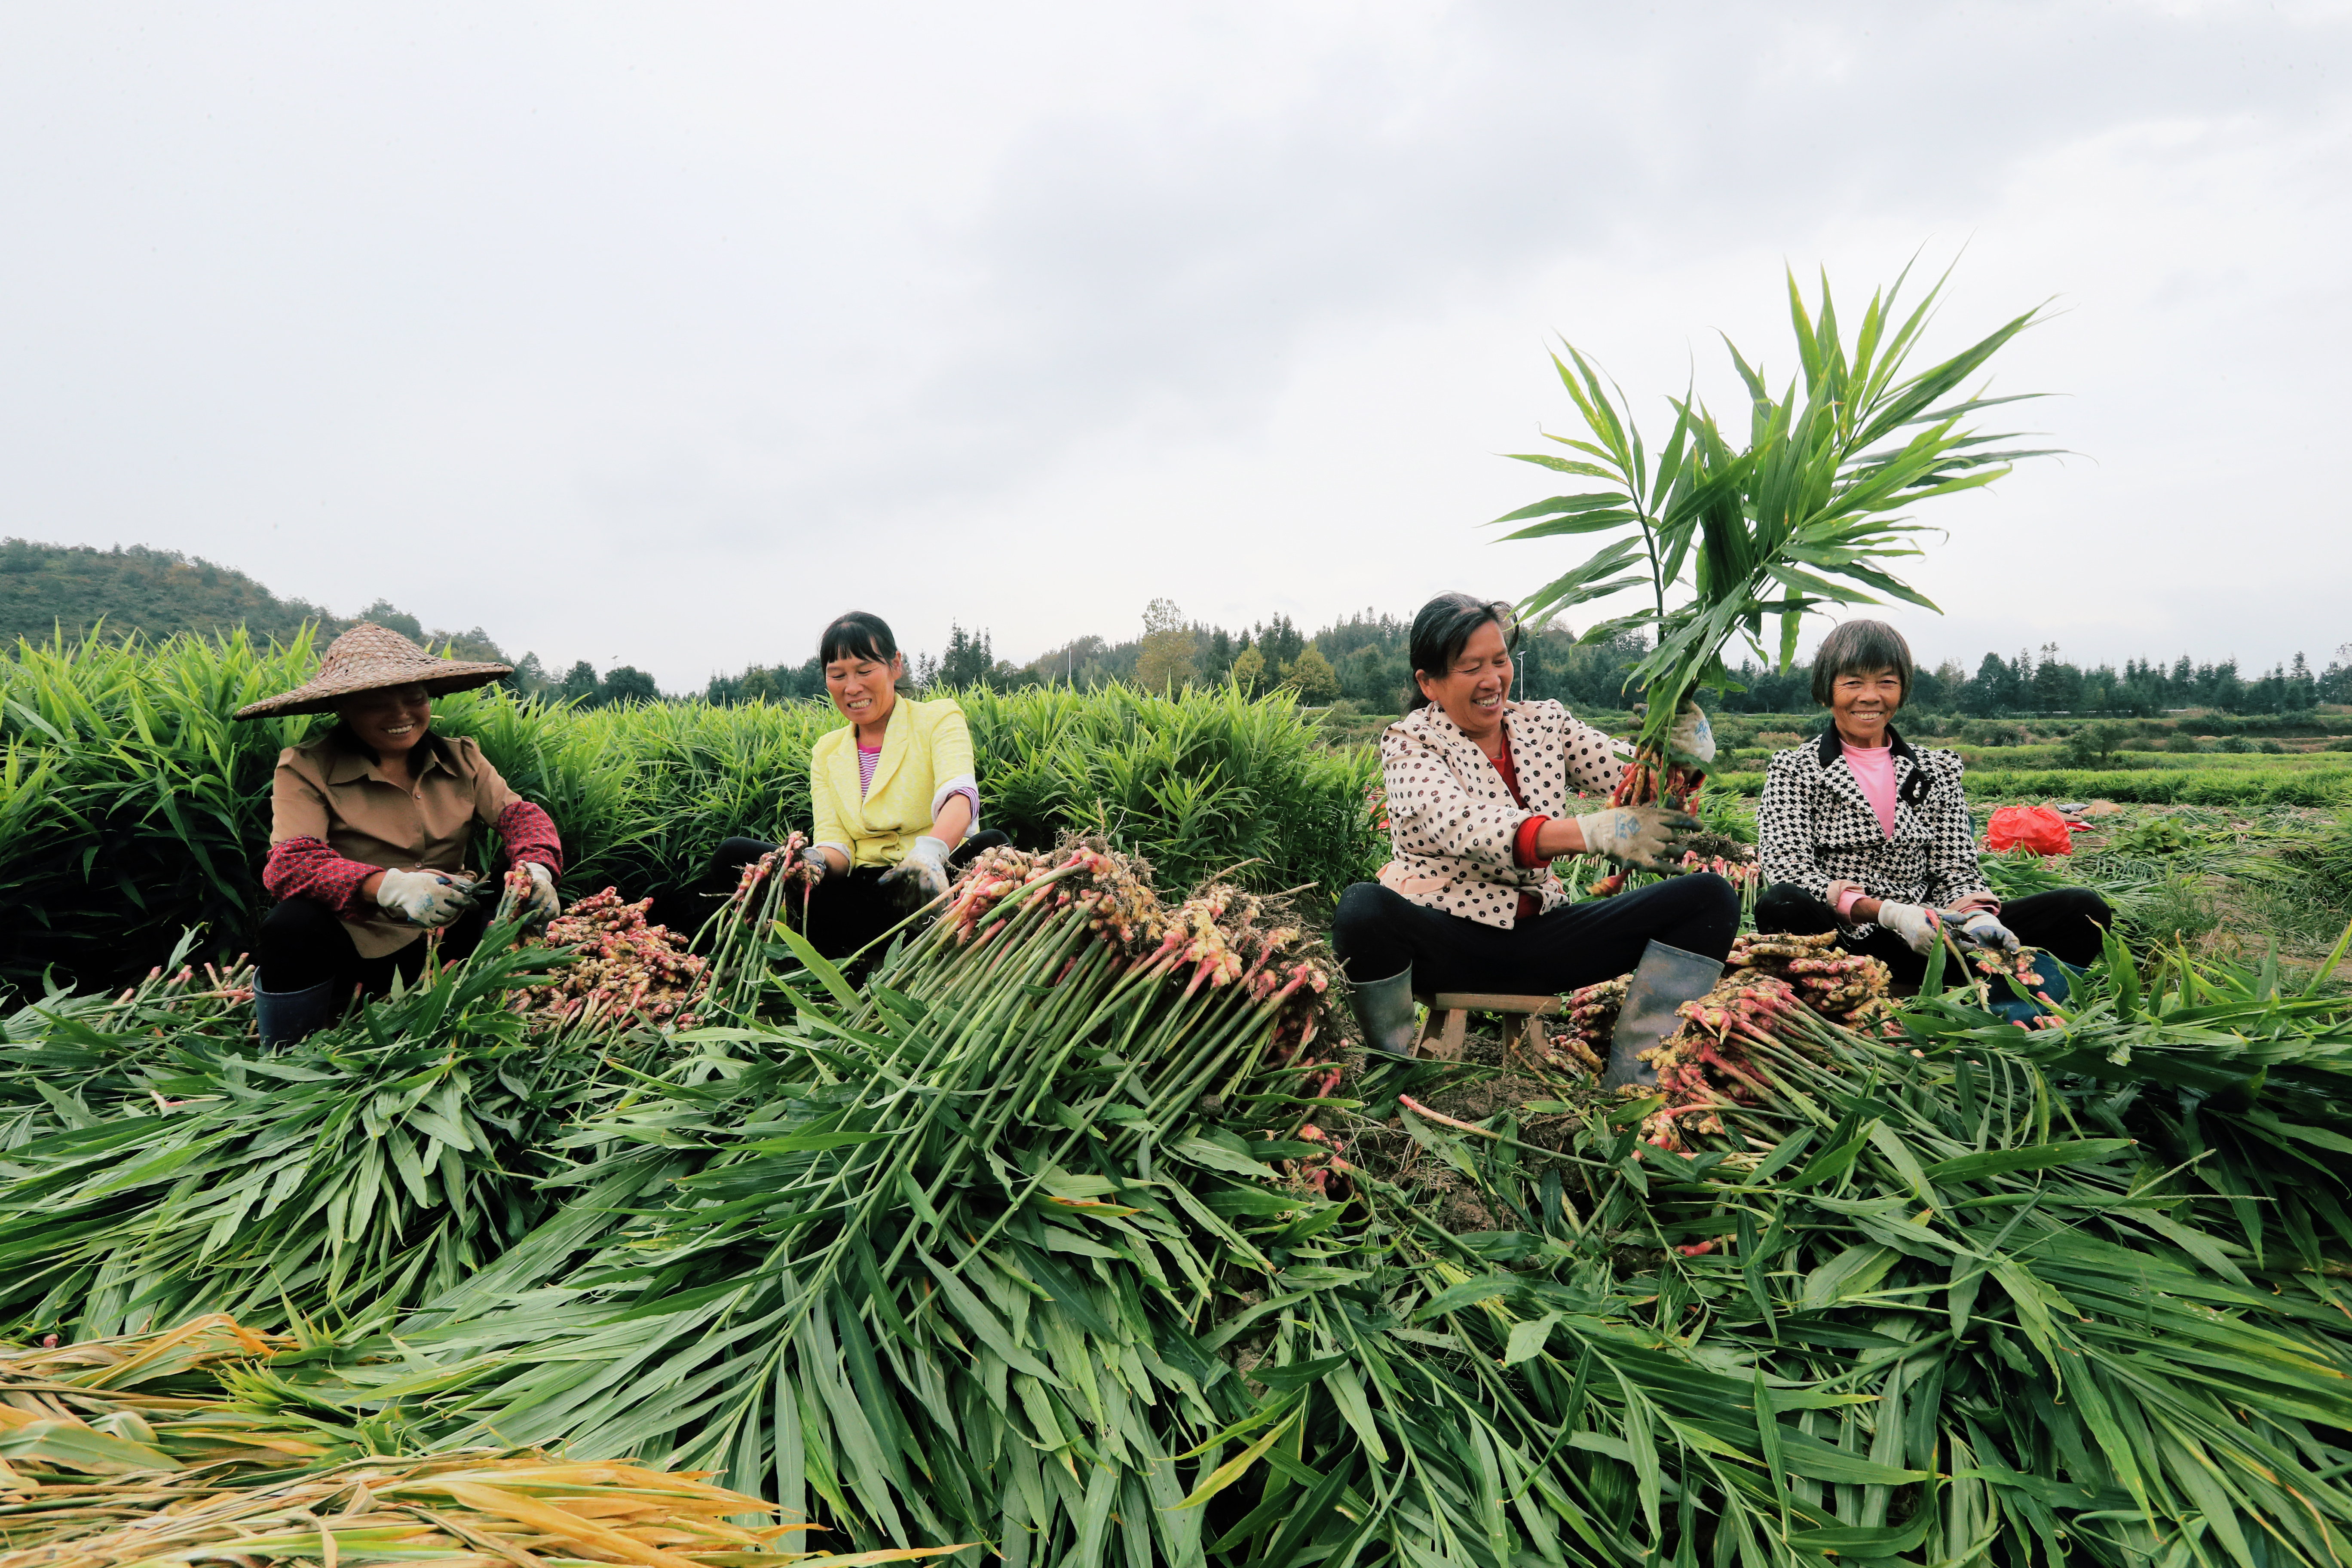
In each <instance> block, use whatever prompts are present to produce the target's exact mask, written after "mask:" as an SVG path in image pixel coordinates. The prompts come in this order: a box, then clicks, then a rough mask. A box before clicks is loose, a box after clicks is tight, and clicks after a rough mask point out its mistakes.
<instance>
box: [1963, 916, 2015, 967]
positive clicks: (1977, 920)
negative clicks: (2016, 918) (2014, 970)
mask: <svg viewBox="0 0 2352 1568" xmlns="http://www.w3.org/2000/svg"><path fill="white" fill-rule="evenodd" d="M1960 940H1961V941H1963V942H1968V943H1969V945H1971V946H1973V947H1979V948H1982V949H1983V950H1985V951H1986V952H1991V951H1992V950H1993V949H1995V948H1999V949H2000V951H2001V952H2005V953H2008V954H2009V955H2010V956H2011V957H2012V958H2014V957H2016V956H2017V945H2018V944H2017V933H2016V932H2015V931H2011V930H2010V929H2009V928H2008V927H2007V926H2005V925H2003V924H2001V923H2000V916H1999V915H1996V914H1994V913H1993V912H1992V911H1991V910H1970V911H1969V914H1968V917H1967V918H1966V919H1965V920H1963V921H1961V922H1960Z"/></svg>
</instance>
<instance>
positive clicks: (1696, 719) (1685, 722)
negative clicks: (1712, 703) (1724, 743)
mask: <svg viewBox="0 0 2352 1568" xmlns="http://www.w3.org/2000/svg"><path fill="white" fill-rule="evenodd" d="M1666 751H1667V752H1668V754H1669V755H1671V756H1672V757H1673V758H1674V760H1675V761H1676V762H1678V763H1687V764H1689V765H1691V766H1694V767H1703V766H1705V765H1706V763H1711V762H1713V761H1715V726H1714V725H1712V724H1710V723H1708V722H1707V721H1706V714H1704V713H1702V712H1700V711H1699V710H1698V704H1697V703H1696V702H1686V703H1685V704H1683V710H1682V711H1681V712H1679V713H1677V714H1675V727H1674V728H1673V729H1671V730H1669V731H1666Z"/></svg>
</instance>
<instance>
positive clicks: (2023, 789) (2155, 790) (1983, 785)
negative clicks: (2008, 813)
mask: <svg viewBox="0 0 2352 1568" xmlns="http://www.w3.org/2000/svg"><path fill="white" fill-rule="evenodd" d="M1707 785H1708V787H1709V788H1711V789H1717V790H1724V791H1728V792H1731V793H1734V794H1738V795H1760V794H1762V793H1763V789H1764V775H1763V774H1762V773H1717V774H1715V775H1713V776H1712V777H1710V778H1709V779H1708V780H1707ZM1968 791H1969V804H1970V805H1974V806H1976V807H1978V808H1979V816H1982V809H1981V808H1982V807H1983V806H1984V805H1986V804H1988V803H1994V804H1998V803H2001V802H2007V801H2060V800H2113V801H2126V802H2130V803H2133V804H2136V805H2311V806H2330V805H2343V804H2345V803H2346V802H2347V801H2352V768H2344V767H2329V768H2312V769H2308V770H2304V769H2294V770H2290V769H2284V768H2279V767H2276V766H2272V767H2246V768H2219V767H2200V768H2164V769H2156V768H2149V769H2145V770H2140V769H2135V770H2131V771H2128V772H2116V771H2106V770H2096V771H2095V770H2090V769H2083V768H2049V769H1998V768H1987V769H1984V770H1982V771H1976V770H1971V771H1970V772H1969V774H1968Z"/></svg>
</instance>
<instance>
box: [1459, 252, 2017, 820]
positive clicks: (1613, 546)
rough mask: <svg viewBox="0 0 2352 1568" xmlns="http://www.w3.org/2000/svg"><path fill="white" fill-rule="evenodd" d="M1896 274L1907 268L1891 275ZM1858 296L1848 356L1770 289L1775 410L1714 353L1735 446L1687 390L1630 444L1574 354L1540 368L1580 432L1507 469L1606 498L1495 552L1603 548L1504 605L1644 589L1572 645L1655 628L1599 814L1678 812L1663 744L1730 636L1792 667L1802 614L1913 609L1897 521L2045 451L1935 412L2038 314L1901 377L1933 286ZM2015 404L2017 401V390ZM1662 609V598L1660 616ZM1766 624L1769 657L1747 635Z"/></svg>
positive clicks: (1674, 760)
mask: <svg viewBox="0 0 2352 1568" xmlns="http://www.w3.org/2000/svg"><path fill="white" fill-rule="evenodd" d="M1904 276H1905V277H1907V276H1908V269H1907V268H1906V271H1905V274H1904ZM1903 280H1904V279H1903V278H1901V277H1898V278H1897V279H1895V284H1894V286H1893V287H1892V288H1890V289H1885V290H1884V291H1883V292H1882V293H1875V294H1873V295H1872V296H1871V300H1870V304H1869V307H1868V308H1867V309H1866V310H1864V313H1863V319H1862V326H1861V330H1860V331H1858V332H1857V333H1856V334H1855V337H1854V340H1853V346H1852V349H1851V351H1849V349H1848V347H1847V345H1846V344H1845V342H1843V340H1842V338H1841V336H1840V332H1839V324H1838V321H1837V312H1836V310H1835V307H1834V306H1833V304H1832V301H1831V298H1830V290H1829V283H1828V279H1826V278H1824V279H1823V280H1822V295H1821V304H1820V308H1819V310H1815V311H1809V310H1807V309H1806V306H1805V301H1804V299H1803V297H1802V296H1801V294H1800V293H1799V292H1798V289H1797V282H1796V279H1795V277H1794V275H1793V274H1792V275H1791V276H1790V279H1789V313H1790V322H1791V324H1792V325H1793V327H1794V329H1795V331H1796V338H1797V353H1798V359H1799V361H1800V363H1801V368H1802V372H1803V374H1802V377H1801V382H1799V381H1792V382H1791V383H1790V385H1789V386H1788V388H1787V389H1786V390H1785V391H1783V392H1782V393H1781V394H1780V395H1779V396H1777V397H1776V396H1774V395H1772V393H1771V391H1770V389H1769V387H1768V386H1767V385H1766V384H1765V380H1764V374H1763V372H1762V371H1761V370H1760V369H1759V368H1756V367H1753V366H1751V365H1750V364H1749V363H1748V361H1747V359H1746V358H1745V357H1744V356H1742V355H1741V353H1739V350H1738V348H1737V347H1736V346H1734V345H1733V344H1731V343H1730V342H1729V341H1728V340H1726V342H1725V347H1726V348H1727V349H1729V350H1730V353H1731V359H1732V363H1733V364H1735V365H1736V366H1738V371H1739V375H1740V379H1741V380H1742V381H1743V382H1745V383H1746V384H1747V387H1748V396H1749V398H1750V400H1751V403H1750V411H1749V419H1748V441H1747V445H1746V446H1744V447H1736V448H1735V447H1733V446H1732V444H1731V443H1730V442H1729V441H1727V440H1726V439H1725V437H1724V436H1723V434H1722V432H1721V431H1720V430H1718V429H1717V425H1716V421H1715V417H1714V416H1713V415H1712V414H1710V413H1709V412H1708V411H1707V410H1706V405H1704V404H1703V403H1700V402H1698V401H1696V399H1694V398H1693V397H1692V396H1691V395H1689V394H1687V393H1686V394H1685V395H1684V396H1683V397H1680V398H1672V397H1670V398H1668V399H1667V402H1668V403H1669V405H1671V406H1672V407H1673V409H1674V411H1675V423H1674V427H1673V429H1672V430H1671V431H1670V432H1669V433H1668V435H1667V437H1666V441H1665V444H1664V446H1663V447H1658V448H1656V449H1655V452H1654V453H1653V451H1652V449H1651V448H1649V447H1647V446H1645V445H1644V443H1643V439H1642V436H1641V432H1640V431H1639V429H1637V428H1636V427H1635V425H1634V421H1633V410H1632V405H1631V404H1630V402H1629V401H1628V400H1627V398H1626V396H1625V395H1624V393H1623V391H1622V389H1620V388H1618V387H1617V386H1616V385H1615V384H1613V383H1610V382H1606V381H1605V380H1604V378H1603V377H1602V375H1601V373H1600V372H1599V371H1598V370H1597V369H1596V368H1595V367H1594V366H1593V365H1592V363H1591V362H1590V361H1588V360H1587V359H1586V358H1585V357H1584V355H1583V354H1582V353H1579V352H1578V351H1577V350H1576V349H1575V348H1574V347H1573V346H1571V345H1567V344H1563V345H1562V347H1564V348H1565V349H1566V350H1567V353H1568V359H1567V360H1566V361H1565V362H1563V361H1562V360H1561V359H1560V358H1559V356H1558V355H1554V356H1553V360H1552V363H1553V364H1554V365H1555V366H1556V367H1557V368H1558V369H1559V378H1560V384H1562V385H1563V386H1565V387H1567V388H1568V395H1569V396H1570V398H1572V399H1573V400H1574V401H1575V403H1576V407H1577V412H1578V413H1579V415H1580V416H1582V418H1583V421H1584V426H1585V431H1584V434H1583V435H1581V436H1574V437H1571V436H1551V437H1549V438H1550V439H1551V440H1553V441H1555V442H1558V443H1559V445H1560V446H1562V447H1567V448H1569V451H1570V453H1571V454H1573V455H1570V456H1557V455H1553V454H1549V453H1514V454H1512V455H1513V456H1514V457H1517V458H1519V460H1521V461H1523V462H1529V463H1535V464H1538V465H1540V466H1541V467H1544V468H1551V469H1553V470H1555V471H1557V472H1559V473H1563V474H1571V475H1575V476H1577V477H1579V478H1582V479H1597V480H1600V481H1601V483H1602V484H1603V485H1604V486H1606V487H1608V488H1606V489H1595V490H1590V491H1587V492H1584V493H1582V494H1578V495H1558V496H1550V497H1548V498H1546V499H1545V500H1539V501H1537V502H1535V503H1533V504H1532V505H1529V506H1524V507H1521V508H1520V509H1519V510H1517V511H1514V512H1510V513H1507V514H1506V515H1505V516H1503V517H1500V518H1497V519H1496V521H1497V522H1506V523H1513V522H1515V523H1521V524H1524V526H1522V527H1520V528H1519V529H1517V531H1514V532H1512V533H1510V534H1507V535H1506V536H1505V537H1507V538H1508V539H1550V538H1554V537H1558V536H1563V535H1568V534H1588V533H1598V534H1606V535H1610V536H1611V537H1610V539H1609V542H1607V543H1605V544H1603V545H1602V546H1601V549H1600V550H1599V551H1597V552H1595V553H1594V554H1592V555H1591V557H1590V558H1589V559H1587V560H1586V561H1585V562H1583V563H1581V564H1580V565H1579V566H1577V567H1575V568H1574V569H1573V570H1571V571H1570V572H1568V573H1566V574H1563V575H1561V576H1559V577H1556V578H1554V579H1552V580H1551V581H1550V582H1549V583H1547V584H1544V585H1543V586H1542V587H1541V588H1538V589H1537V590H1536V591H1535V592H1534V593H1532V594H1530V595H1528V596H1527V598H1526V599H1525V600H1524V601H1522V603H1521V605H1520V606H1519V608H1520V612H1521V613H1522V614H1523V615H1524V616H1527V617H1528V618H1529V619H1530V620H1538V619H1541V618H1543V617H1547V616H1554V615H1558V614H1559V613H1560V612H1561V611H1563V610H1566V609H1568V608H1570V606H1571V605H1580V604H1584V603H1586V602H1588V601H1590V600H1593V599H1598V598H1602V597H1604V596H1606V595H1611V594H1614V593H1617V592H1618V591H1620V590H1621V589H1626V588H1638V587H1643V586H1647V587H1648V588H1649V590H1650V603H1649V604H1648V605H1645V606H1644V607H1643V608H1641V609H1639V610H1636V611H1634V612H1633V613H1632V614H1629V615H1624V616H1616V617H1615V618H1613V619H1610V620H1605V621H1602V622H1600V623H1599V624H1597V625H1595V626H1592V627H1591V628H1590V629H1588V630H1587V631H1586V633H1585V635H1584V638H1583V640H1584V641H1586V642H1595V641H1606V640H1607V639H1608V638H1610V637H1614V636H1615V635H1617V634H1618V633H1619V632H1622V631H1627V630H1633V629H1636V628H1642V627H1651V628H1654V637H1655V643H1654V647H1653V649H1652V651H1651V653H1650V654H1649V657H1648V658H1644V659H1643V661H1642V662H1641V664H1640V665H1638V666H1637V667H1635V668H1634V670H1633V674H1632V676H1631V678H1630V681H1631V683H1632V684H1634V685H1637V686H1638V687H1640V688H1641V689H1642V690H1643V692H1644V694H1645V695H1646V697H1647V699H1648V703H1649V709H1648V712H1647V715H1646V717H1645V718H1644V719H1643V724H1642V730H1641V734H1640V737H1639V740H1638V742H1637V745H1636V748H1635V752H1634V757H1633V762H1632V763H1630V764H1629V765H1628V767H1627V769H1626V772H1625V778H1624V782H1623V783H1622V784H1620V785H1619V787H1618V789H1617V792H1616V794H1615V795H1613V796H1612V801H1611V804H1612V805H1639V804H1645V803H1649V802H1663V803H1664V804H1665V805H1673V806H1687V805H1689V804H1690V801H1691V798H1692V795H1693V794H1694V792H1695V791H1696V788H1697V787H1698V781H1699V775H1698V766H1699V764H1700V763H1703V762H1704V761H1705V760H1706V759H1704V758H1700V757H1694V756H1691V755H1687V754H1684V753H1685V752H1687V750H1688V748H1687V747H1686V746H1684V747H1678V746H1677V745H1676V744H1675V741H1676V737H1677V734H1678V733H1681V732H1683V731H1686V730H1687V729H1688V728H1689V721H1688V719H1687V718H1686V715H1687V713H1688V712H1689V710H1690V707H1691V705H1692V704H1693V703H1694V702H1695V701H1696V697H1697V694H1698V692H1699V691H1700V690H1701V689H1707V690H1713V691H1725V690H1729V689H1733V687H1734V682H1733V681H1732V680H1731V679H1730V677H1729V676H1728V675H1727V673H1726V671H1725V669H1724V665H1723V650H1724V648H1725V647H1727V646H1728V644H1729V643H1730V641H1731V639H1732V638H1733V637H1735V636H1744V637H1746V638H1747V639H1748V645H1749V646H1750V647H1752V648H1753V649H1754V650H1755V652H1756V655H1757V657H1758V658H1759V659H1760V660H1762V662H1764V663H1765V664H1766V665H1768V666H1774V665H1777V666H1779V667H1780V668H1787V667H1788V665H1789V664H1790V661H1792V660H1793V659H1794V658H1795V657H1796V652H1797V629H1798V626H1799V625H1800V624H1801V621H1802V620H1803V618H1804V616H1805V613H1806V612H1807V611H1808V610H1813V609H1818V608H1821V607H1822V606H1824V605H1871V604H1877V603H1880V602H1881V601H1880V600H1879V599H1878V598H1877V597H1876V596H1875V595H1880V594H1884V595H1891V596H1893V597H1895V598H1898V599H1902V600H1905V601H1906V602H1907V603H1910V604H1914V605H1921V606H1923V607H1925V608H1927V609H1931V610H1932V609H1935V608H1936V606H1935V605H1933V604H1930V603H1929V602H1928V601H1927V599H1926V598H1925V597H1923V596H1921V595H1919V594H1918V593H1916V591H1914V590H1913V589H1912V588H1910V587H1909V586H1908V585H1906V584H1905V583H1903V582H1902V581H1901V580H1900V579H1898V578H1896V577H1895V576H1894V575H1892V574H1889V573H1888V572H1887V570H1886V569H1885V563H1886V562H1887V561H1888V560H1889V559H1890V558H1892V557H1895V556H1899V555H1916V554H1917V553H1919V552H1918V549H1917V547H1916V545H1915V544H1913V543H1912V542H1911V538H1910V536H1911V535H1912V534H1914V533H1916V532H1918V531H1920V530H1919V528H1918V526H1917V525H1916V524H1913V523H1910V522H1907V521H1904V520H1903V518H1902V517H1901V516H1900V515H1899V514H1900V512H1901V511H1902V510H1903V509H1904V508H1906V507H1908V506H1910V505H1911V504H1912V503H1914V502H1916V501H1920V500H1927V498H1928V497H1931V496H1939V495H1948V494H1950V493H1952V492H1954V491H1957V490H1964V489H1976V488H1977V487H1979V486H1981V485H1988V484H1990V483H1991V482H1992V481H1993V480H1995V479H2000V477H2001V476H2002V475H2003V474H2006V473H2008V472H2009V471H2010V469H2011V467H2012V466H2013V465H2014V463H2015V461H2016V459H2018V458H2029V457H2039V456H2043V455H2045V454H2044V453H2042V452H2041V451H2028V450H2021V449H2008V450H1989V449H1987V448H1988V447H1989V446H1990V444H1992V443H1996V442H2000V441H2006V440H2010V439H2011V438H2012V437H2008V436H1987V435H1983V434H1980V433H1979V431H1978V429H1977V428H1976V427H1975V426H1973V425H1970V424H1969V423H1967V421H1968V419H1969V416H1970V415H1972V414H1974V413H1975V412H1976V411H1978V410H1979V409H1983V408H1989V407H1991V406H1993V405H1996V404H2000V403H2009V402H2014V401H2017V399H2016V398H2015V397H1983V396H1968V395H1962V396H1961V398H1960V399H1959V401H1958V402H1952V403H1946V402H1944V401H1943V400H1944V399H1945V398H1947V397H1948V396H1949V395H1952V393H1953V392H1954V391H1955V389H1957V388H1958V386H1959V384H1961V383H1962V382H1963V381H1965V380H1966V379H1968V378H1969V376H1971V375H1973V374H1976V372H1977V371H1978V370H1979V368H1981V367H1982V366H1983V365H1984V364H1985V363H1986V362H1987V361H1989V360H1990V359H1991V358H1992V356H1993V354H1994V353H1997V352H1998V351H1999V350H2000V347H2001V346H2002V345H2003V344H2005V343H2007V342H2009V341H2010V340H2011V338H2013V337H2015V336H2016V335H2017V334H2018V333H2019V332H2021V331H2024V330H2025V329H2026V328H2027V327H2029V326H2031V325H2032V324H2033V323H2034V322H2035V321H2037V320H2039V319H2040V317H2041V313H2042V312H2041V310H2039V309H2036V310H2029V311H2027V312H2026V313H2025V314H2023V315H2021V316H2018V317H2016V318H2014V319H2012V320H2011V321H2008V322H2006V323H2004V324H2003V325H2001V326H2000V327H1999V328H1998V329H1996V330H1995V331H1992V332H1991V333H1990V334H1989V335H1987V336H1985V337H1983V338H1981V339H1979V341H1978V342H1975V343H1973V344H1971V345H1970V346H1969V348H1967V349H1965V350H1963V351H1962V352H1961V353H1958V354H1955V355H1953V356H1952V357H1951V358H1949V359H1948V360H1945V361H1943V362H1942V363H1938V364H1937V365H1935V366H1933V367H1932V368H1930V369H1927V370H1924V371H1921V372H1919V373H1918V374H1914V375H1909V376H1906V375H1905V374H1903V373H1904V366H1905V364H1906V362H1907V361H1908V360H1909V358H1910V356H1911V354H1912V352H1913V351H1914V350H1915V349H1916V347H1917V345H1918V340H1919V336H1920V333H1921V332H1922V331H1923V330H1924V329H1925V328H1926V325H1927V320H1928V316H1929V313H1930V310H1931V307H1933V305H1934V304H1935V302H1936V298H1937V295H1938V294H1939V293H1941V291H1942V289H1943V283H1942V280H1941V279H1938V280H1937V285H1936V287H1934V288H1932V289H1929V290H1928V291H1927V297H1926V298H1925V299H1924V300H1920V302H1919V303H1918V304H1917V305H1916V306H1915V307H1914V308H1913V309H1912V310H1911V311H1910V313H1909V314H1908V315H1906V316H1904V317H1902V318H1900V320H1899V321H1898V320H1897V318H1896V316H1895V300H1896V297H1897V296H1898V295H1899V294H1900V292H1901V290H1902V287H1903ZM2026 395H2031V394H2026ZM1677 599H1679V601H1680V602H1678V603H1676V602H1674V601H1675V600H1677ZM1768 617H1778V619H1779V621H1780V639H1779V649H1778V654H1777V657H1775V655H1774V654H1772V653H1769V652H1768V651H1767V650H1766V647H1765V643H1764V636H1765V632H1764V626H1765V622H1766V620H1767V618H1768Z"/></svg>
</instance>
